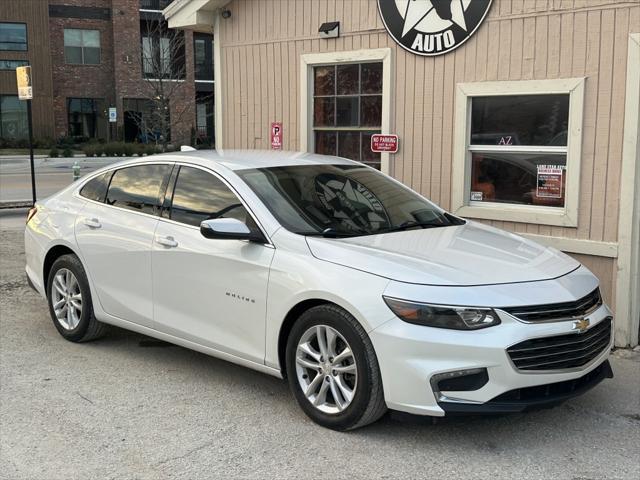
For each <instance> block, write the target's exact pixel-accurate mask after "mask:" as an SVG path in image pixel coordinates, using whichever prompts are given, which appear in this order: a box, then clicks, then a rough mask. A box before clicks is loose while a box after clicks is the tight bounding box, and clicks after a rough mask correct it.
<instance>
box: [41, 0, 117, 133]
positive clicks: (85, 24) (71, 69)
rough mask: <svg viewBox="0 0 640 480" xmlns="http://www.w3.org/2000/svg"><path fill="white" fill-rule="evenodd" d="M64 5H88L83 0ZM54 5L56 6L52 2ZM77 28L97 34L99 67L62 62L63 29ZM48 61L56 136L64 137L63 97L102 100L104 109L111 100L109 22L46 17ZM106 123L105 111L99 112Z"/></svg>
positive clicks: (101, 3)
mask: <svg viewBox="0 0 640 480" xmlns="http://www.w3.org/2000/svg"><path fill="white" fill-rule="evenodd" d="M64 3H65V4H74V3H75V4H81V5H82V6H88V5H87V3H89V2H86V0H76V1H75V2H70V1H68V0H67V1H66V2H64ZM90 3H92V4H93V5H91V6H101V7H105V6H108V5H109V3H110V1H109V0H102V1H98V0H93V1H92V2H90ZM56 4H58V3H56ZM65 28H79V29H88V30H98V31H99V32H100V64H99V65H71V64H67V63H65V57H64V29H65ZM49 34H50V42H51V60H52V64H53V72H52V76H53V108H54V116H55V132H56V136H58V137H60V136H65V135H67V134H68V118H67V98H70V97H72V98H95V99H101V100H103V101H104V104H103V105H104V107H105V109H106V108H108V107H109V106H110V105H113V103H114V101H115V89H114V81H113V78H114V74H113V63H114V62H113V33H112V30H111V22H110V21H109V20H93V19H84V18H54V17H51V18H49ZM101 115H102V121H103V122H105V121H106V111H103V112H101Z"/></svg>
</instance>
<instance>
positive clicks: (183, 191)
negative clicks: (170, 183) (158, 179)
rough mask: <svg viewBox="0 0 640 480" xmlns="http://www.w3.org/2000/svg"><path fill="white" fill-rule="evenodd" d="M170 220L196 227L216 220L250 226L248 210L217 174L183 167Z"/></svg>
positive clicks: (174, 196) (175, 191)
mask: <svg viewBox="0 0 640 480" xmlns="http://www.w3.org/2000/svg"><path fill="white" fill-rule="evenodd" d="M169 218H171V220H175V221H176V222H180V223H186V224H187V225H193V226H196V227H198V226H200V223H201V222H202V221H203V220H209V219H214V218H235V219H237V220H240V221H241V222H243V223H245V224H251V217H250V216H249V214H248V213H247V210H246V209H245V208H244V206H243V205H242V203H241V202H240V200H239V199H238V197H237V196H236V195H235V194H234V193H233V192H232V191H231V190H230V189H229V187H227V186H226V185H225V184H224V183H223V182H222V181H221V180H220V179H218V178H217V177H215V176H214V175H211V174H210V173H206V172H203V171H202V170H200V169H197V168H191V167H180V172H179V173H178V178H177V180H176V185H175V188H174V191H173V201H172V204H171V212H170V216H169Z"/></svg>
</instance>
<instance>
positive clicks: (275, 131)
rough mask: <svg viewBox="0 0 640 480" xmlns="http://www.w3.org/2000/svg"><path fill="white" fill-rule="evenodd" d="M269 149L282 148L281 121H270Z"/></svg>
mask: <svg viewBox="0 0 640 480" xmlns="http://www.w3.org/2000/svg"><path fill="white" fill-rule="evenodd" d="M271 149H272V150H282V123H280V122H271Z"/></svg>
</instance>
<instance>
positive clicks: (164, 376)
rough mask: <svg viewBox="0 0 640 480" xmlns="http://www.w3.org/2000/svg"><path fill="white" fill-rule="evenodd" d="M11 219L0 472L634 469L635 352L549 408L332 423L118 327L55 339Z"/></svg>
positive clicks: (269, 389)
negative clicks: (100, 334) (87, 337)
mask: <svg viewBox="0 0 640 480" xmlns="http://www.w3.org/2000/svg"><path fill="white" fill-rule="evenodd" d="M23 226H24V215H23V213H19V214H17V215H11V214H8V212H5V213H2V212H0V229H1V230H0V479H7V480H23V479H24V480H56V479H64V480H74V479H79V480H87V479H100V480H102V479H114V480H115V479H117V480H125V479H154V480H155V479H200V478H203V479H204V478H225V479H241V478H242V479H244V478H255V479H267V478H273V479H285V478H286V479H288V478H292V479H307V478H308V479H316V478H322V479H343V478H345V479H346V478H348V479H360V478H366V479H374V478H388V479H391V478H394V479H395V478H400V479H414V478H415V479H417V478H421V479H423V478H433V479H455V480H457V479H489V478H490V479H492V480H494V479H545V480H547V479H554V480H565V479H566V480H601V479H633V480H636V479H638V478H640V466H639V465H640V464H639V462H638V459H639V458H640V354H639V353H635V352H632V351H628V350H622V351H617V352H615V353H614V356H613V358H612V364H613V368H614V371H615V378H613V379H611V380H606V381H605V382H603V383H602V384H600V385H599V386H597V387H596V388H595V389H593V390H592V391H590V392H588V393H587V394H585V395H583V396H582V397H579V398H576V399H573V400H571V401H569V402H567V403H566V404H564V405H563V406H561V407H557V408H555V409H552V410H545V411H540V412H535V413H527V414H517V415H511V416H498V417H467V418H451V419H442V420H439V421H437V422H436V423H435V424H432V423H431V422H429V421H425V420H423V419H421V418H419V417H397V416H394V415H387V416H385V417H383V418H382V420H381V421H379V422H378V423H376V424H374V425H371V426H369V427H366V428H363V429H360V430H357V431H354V432H349V433H337V432H333V431H330V430H326V429H323V428H321V427H318V426H316V425H315V424H313V423H312V422H311V421H310V420H308V419H307V417H305V416H304V414H303V413H302V412H301V411H300V409H299V408H298V407H297V405H296V404H295V401H294V399H293V397H292V396H291V394H290V393H289V390H288V388H287V385H286V384H285V383H284V382H283V381H281V380H278V379H276V378H272V377H269V376H266V375H263V374H260V373H257V372H254V371H251V370H248V369H245V368H242V367H239V366H236V365H233V364H230V363H227V362H224V361H222V360H218V359H215V358H211V357H208V356H206V355H203V354H200V353H196V352H193V351H190V350H187V349H184V348H181V347H176V346H171V345H169V344H166V343H163V342H157V341H155V340H152V339H149V338H147V337H144V336H141V335H138V334H134V333H130V332H127V331H124V330H121V329H112V330H111V332H110V333H109V335H108V336H107V337H106V338H104V339H102V340H99V341H96V342H92V343H87V344H73V343H70V342H67V341H65V340H63V339H62V338H61V337H60V335H58V333H57V331H56V330H55V328H54V326H53V324H52V322H51V319H50V318H49V313H48V310H47V305H46V303H45V300H43V299H42V298H40V297H39V296H37V295H36V294H35V293H34V292H33V291H32V290H30V289H29V287H28V286H27V283H26V281H25V276H24V261H25V259H24V252H23V245H22V231H21V230H22V228H23Z"/></svg>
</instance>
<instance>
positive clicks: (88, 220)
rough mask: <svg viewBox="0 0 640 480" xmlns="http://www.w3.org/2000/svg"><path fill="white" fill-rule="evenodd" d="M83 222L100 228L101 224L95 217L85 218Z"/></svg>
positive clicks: (88, 225)
mask: <svg viewBox="0 0 640 480" xmlns="http://www.w3.org/2000/svg"><path fill="white" fill-rule="evenodd" d="M84 224H85V225H86V226H87V227H89V228H100V227H101V226H102V224H101V223H100V220H98V219H97V218H85V219H84Z"/></svg>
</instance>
